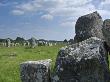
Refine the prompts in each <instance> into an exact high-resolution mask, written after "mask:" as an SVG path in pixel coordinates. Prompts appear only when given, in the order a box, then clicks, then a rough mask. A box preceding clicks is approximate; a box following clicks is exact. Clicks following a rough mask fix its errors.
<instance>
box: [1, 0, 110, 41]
mask: <svg viewBox="0 0 110 82" xmlns="http://www.w3.org/2000/svg"><path fill="white" fill-rule="evenodd" d="M96 10H97V11H98V12H99V13H100V15H101V16H102V18H103V20H104V19H106V18H110V0H0V38H8V37H10V38H13V39H15V38H16V37H17V36H20V37H24V38H26V39H28V38H31V37H35V38H36V39H51V40H64V39H65V38H66V39H70V38H74V35H75V30H74V27H75V22H76V20H77V19H78V17H80V16H82V15H85V14H88V13H91V12H94V11H96Z"/></svg>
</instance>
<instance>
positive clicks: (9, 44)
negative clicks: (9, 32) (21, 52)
mask: <svg viewBox="0 0 110 82" xmlns="http://www.w3.org/2000/svg"><path fill="white" fill-rule="evenodd" d="M10 46H11V41H10V39H9V38H8V39H6V47H10Z"/></svg>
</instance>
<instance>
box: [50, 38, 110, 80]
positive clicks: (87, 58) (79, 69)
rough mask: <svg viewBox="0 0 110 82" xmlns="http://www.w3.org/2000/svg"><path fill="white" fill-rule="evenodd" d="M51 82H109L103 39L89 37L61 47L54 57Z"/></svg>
mask: <svg viewBox="0 0 110 82" xmlns="http://www.w3.org/2000/svg"><path fill="white" fill-rule="evenodd" d="M52 82H110V78H109V66H108V56H107V52H106V50H105V48H104V44H103V41H102V40H101V39H99V38H96V37H91V38H89V39H87V40H84V41H82V42H80V43H76V44H72V45H70V46H68V47H65V48H62V49H61V50H60V51H59V53H58V56H57V59H56V64H55V72H54V74H53V76H52Z"/></svg>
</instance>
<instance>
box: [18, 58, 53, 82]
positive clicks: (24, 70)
mask: <svg viewBox="0 0 110 82" xmlns="http://www.w3.org/2000/svg"><path fill="white" fill-rule="evenodd" d="M50 65H51V60H50V59H47V60H40V61H28V62H24V63H22V64H21V65H20V68H21V80H22V82H50Z"/></svg>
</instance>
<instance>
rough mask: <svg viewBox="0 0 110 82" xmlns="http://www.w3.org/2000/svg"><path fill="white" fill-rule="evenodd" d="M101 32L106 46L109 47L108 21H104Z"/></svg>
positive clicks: (109, 24)
mask: <svg viewBox="0 0 110 82" xmlns="http://www.w3.org/2000/svg"><path fill="white" fill-rule="evenodd" d="M102 32H103V35H104V39H105V41H106V42H107V45H108V46H109V47H110V19H106V20H105V21H104V23H103V29H102Z"/></svg>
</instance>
